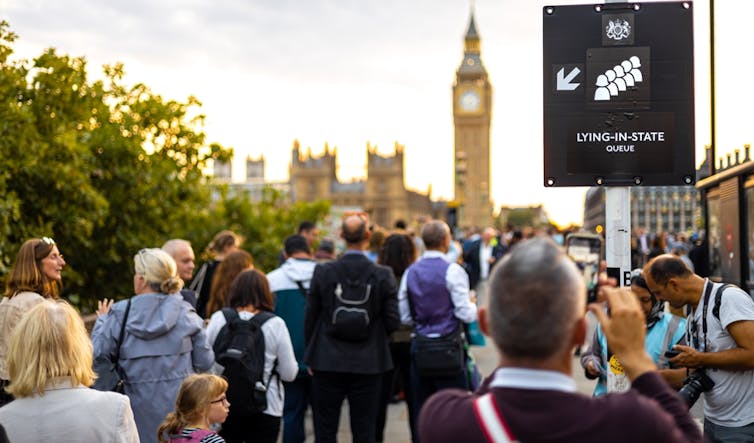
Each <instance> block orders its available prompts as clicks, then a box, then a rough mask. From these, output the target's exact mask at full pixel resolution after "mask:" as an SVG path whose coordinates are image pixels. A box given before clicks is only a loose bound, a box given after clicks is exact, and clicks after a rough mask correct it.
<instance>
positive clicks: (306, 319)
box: [0, 213, 754, 443]
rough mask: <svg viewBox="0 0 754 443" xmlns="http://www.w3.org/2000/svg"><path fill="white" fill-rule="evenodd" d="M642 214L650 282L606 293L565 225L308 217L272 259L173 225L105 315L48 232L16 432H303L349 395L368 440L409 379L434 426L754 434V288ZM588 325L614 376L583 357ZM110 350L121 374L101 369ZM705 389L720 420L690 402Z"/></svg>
mask: <svg viewBox="0 0 754 443" xmlns="http://www.w3.org/2000/svg"><path fill="white" fill-rule="evenodd" d="M642 235H643V232H638V233H637V236H636V237H635V242H634V245H635V246H636V248H634V249H636V250H637V251H640V254H641V256H640V258H637V261H639V262H640V263H639V266H637V269H636V270H635V271H634V272H633V274H632V277H631V285H630V287H627V288H618V287H614V286H616V282H614V281H611V280H610V279H607V278H606V277H604V278H602V281H601V285H600V293H599V303H594V304H591V305H589V306H587V305H586V297H585V294H586V291H585V287H584V281H583V279H582V277H581V275H580V273H579V271H578V269H577V267H576V266H575V265H574V263H573V262H572V261H571V260H570V259H569V258H568V256H567V255H566V254H565V252H564V250H563V248H562V247H561V246H560V245H559V244H558V243H562V236H560V235H559V234H556V233H547V232H541V233H533V232H532V233H526V232H524V233H522V232H520V231H516V230H513V229H509V230H506V232H502V233H501V232H499V231H497V230H496V229H494V228H491V227H489V228H484V229H480V230H471V231H469V232H467V233H465V235H464V236H462V237H461V238H454V235H453V233H452V232H451V230H450V228H449V226H448V225H447V224H446V223H445V222H443V221H440V220H429V221H425V222H424V223H423V224H422V225H421V226H418V227H416V229H413V230H407V229H406V226H405V224H404V223H402V222H397V223H396V225H395V226H394V227H393V228H392V229H384V228H380V227H378V226H374V225H370V223H369V220H368V217H367V215H366V214H364V213H347V214H345V215H344V217H343V220H342V225H341V230H340V233H339V237H340V240H341V241H342V245H343V247H342V250H341V251H338V250H337V249H338V248H337V247H336V242H335V241H333V240H332V239H322V240H320V239H319V231H318V229H317V227H316V225H315V224H314V223H311V222H308V221H305V222H302V223H301V224H300V226H299V229H298V230H297V231H296V232H295V233H294V234H292V235H291V236H289V237H288V238H286V239H285V242H284V244H283V245H282V250H281V251H280V265H279V267H278V268H277V269H274V270H270V271H269V272H268V273H266V274H265V273H264V272H262V271H261V270H259V269H255V267H254V260H253V257H252V256H251V255H250V254H249V253H248V252H246V251H244V250H243V249H242V244H243V239H242V238H241V237H240V236H238V235H237V234H235V233H233V232H231V231H222V232H220V233H218V234H217V235H216V236H215V238H214V239H213V240H212V242H211V243H210V245H209V246H208V248H207V251H209V253H210V254H211V258H210V259H209V260H208V261H206V262H205V263H203V264H202V265H201V266H200V267H199V268H198V270H197V272H194V271H195V269H197V268H196V256H195V254H194V250H193V248H192V245H191V243H190V242H188V241H186V240H183V239H171V240H168V241H167V242H166V243H165V244H164V245H163V246H162V248H145V249H141V250H139V251H138V252H137V253H136V254H135V255H134V256H133V269H134V275H133V290H134V295H133V296H132V297H129V298H127V299H124V300H120V301H117V302H116V301H114V300H111V299H107V298H105V299H103V300H101V301H100V302H99V304H98V310H97V319H96V322H95V323H94V326H93V329H92V331H91V334H88V333H87V332H86V329H85V327H84V323H83V321H82V319H81V316H80V315H79V313H78V312H77V311H76V310H75V308H73V307H72V306H71V305H69V304H68V303H67V302H65V301H63V300H61V298H60V292H61V283H62V271H63V269H64V267H65V265H66V263H65V260H64V259H63V256H62V254H61V253H60V251H59V250H58V246H57V245H56V243H55V241H54V240H52V239H51V238H49V237H42V238H35V239H30V240H28V241H26V242H25V243H24V244H23V245H22V247H21V248H20V250H19V252H18V254H17V257H16V261H15V264H14V266H13V269H12V270H11V272H10V274H9V275H8V278H7V281H6V290H5V294H4V295H5V296H4V298H3V299H2V301H1V302H0V383H1V384H2V386H1V387H2V389H0V405H1V406H2V407H0V437H3V438H5V441H10V442H13V443H19V442H36V441H46V440H55V441H72V442H73V441H76V442H81V441H86V442H89V441H91V442H108V441H113V442H121V441H123V442H138V441H141V442H160V443H167V442H189V441H192V442H204V443H219V442H223V441H225V442H255V443H256V442H270V443H272V442H277V441H278V440H279V439H282V441H283V442H286V443H287V442H303V441H305V440H306V433H305V422H306V417H307V411H308V409H311V413H312V424H313V430H314V436H315V440H316V441H317V442H323V443H327V442H335V441H337V433H338V428H339V420H340V417H341V409H342V405H343V402H344V401H346V400H347V401H348V404H349V420H350V429H351V433H352V438H353V441H354V442H381V441H384V439H385V433H384V428H385V421H386V410H387V406H388V404H389V403H390V402H391V401H396V400H404V401H405V403H406V407H407V415H408V423H409V428H410V429H409V431H410V435H411V440H412V441H413V442H415V443H416V442H419V441H424V442H440V443H442V442H458V441H467V442H477V441H478V442H488V441H492V442H507V441H523V442H539V441H541V442H544V441H564V442H569V441H584V442H590V441H595V442H596V441H603V440H605V439H607V438H610V439H611V441H619V442H620V441H626V442H629V441H630V442H635V441H647V442H665V441H668V442H676V441H677V442H696V441H703V440H704V438H705V436H706V438H707V439H709V440H710V441H713V442H746V441H754V403H752V402H754V395H753V394H754V392H751V391H753V390H754V302H753V301H752V298H751V297H750V296H749V294H748V293H746V292H744V291H742V290H741V289H739V288H737V287H735V286H732V285H723V284H721V283H714V282H711V281H710V280H708V279H706V278H704V276H700V275H699V274H698V273H695V272H694V268H693V263H691V264H689V263H688V260H687V258H688V256H687V252H688V251H686V253H685V254H684V253H682V252H683V250H682V248H680V246H678V244H679V242H680V243H683V242H684V241H685V240H684V239H681V238H677V239H676V240H674V242H675V243H674V244H675V247H673V246H670V247H668V246H667V245H666V246H664V247H663V249H662V251H659V250H658V251H657V252H658V253H657V254H651V256H650V254H649V253H647V254H644V253H643V252H641V251H643V249H642V248H643V247H644V242H643V241H642V240H641V238H642ZM317 246H319V248H317ZM679 251H680V253H679ZM338 252H339V253H338ZM276 253H277V252H276ZM684 257H686V258H684ZM666 303H668V304H669V305H670V308H673V309H680V308H684V307H686V308H687V310H688V312H689V315H688V318H682V317H681V316H677V315H674V314H673V313H671V312H668V310H667V309H666ZM587 311H591V312H592V313H593V314H594V315H595V316H596V318H597V319H598V320H599V325H598V326H597V328H596V330H595V332H594V334H593V336H592V337H587V336H586V335H587V321H586V313H587ZM673 312H678V311H673ZM482 332H483V333H484V334H485V335H486V336H487V337H488V339H491V340H492V342H493V345H494V347H495V349H496V350H497V352H498V355H499V366H498V368H497V369H496V370H495V371H494V372H493V373H492V374H485V375H486V376H487V377H486V378H485V379H484V380H482V377H481V374H479V371H478V368H476V367H475V365H474V362H473V358H471V355H470V353H469V346H470V345H471V344H473V343H474V342H475V339H474V337H475V334H479V336H480V337H481V333H482ZM481 339H482V340H484V338H483V337H482V338H481ZM584 343H588V344H589V346H588V348H587V349H586V350H585V351H583V352H582V353H581V364H582V366H583V368H584V371H585V375H586V376H587V377H588V378H593V379H597V382H596V387H595V391H594V396H593V397H589V396H585V395H583V394H578V393H577V392H575V391H576V389H575V383H574V380H573V379H572V377H571V376H572V361H573V355H574V350H575V349H581V347H582V345H583V344H584ZM98 359H100V360H101V359H105V360H109V361H110V362H111V363H112V365H113V366H114V368H115V370H116V373H117V374H118V375H119V376H120V378H121V379H122V381H123V385H122V386H123V389H122V390H121V392H113V391H105V390H97V389H90V388H89V387H90V386H92V385H93V384H94V382H95V380H96V379H97V377H98V374H97V373H95V371H94V369H93V367H95V366H97V365H94V362H95V361H97V360H98ZM97 367H98V366H97ZM108 389H109V388H108ZM678 390H680V395H679V394H678V393H677V392H676V391H678ZM702 393H703V394H704V402H705V419H704V425H703V431H704V436H703V434H702V430H701V429H700V427H699V426H698V425H697V424H696V423H695V422H694V420H693V419H692V418H691V416H690V415H689V413H688V409H689V407H690V404H692V403H693V402H694V401H695V400H696V398H698V397H699V396H700V394H702Z"/></svg>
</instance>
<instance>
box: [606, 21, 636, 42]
mask: <svg viewBox="0 0 754 443" xmlns="http://www.w3.org/2000/svg"><path fill="white" fill-rule="evenodd" d="M605 34H606V35H607V37H608V38H611V39H613V40H615V41H621V40H623V39H625V38H628V36H629V35H631V25H629V24H628V22H627V21H626V20H623V19H620V18H617V19H615V20H610V21H609V22H608V23H607V26H605Z"/></svg>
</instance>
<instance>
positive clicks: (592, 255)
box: [565, 234, 602, 303]
mask: <svg viewBox="0 0 754 443" xmlns="http://www.w3.org/2000/svg"><path fill="white" fill-rule="evenodd" d="M565 249H566V254H568V256H569V257H570V258H571V260H573V261H574V263H576V266H577V267H578V268H579V271H581V274H582V275H583V278H584V285H585V286H586V292H587V298H586V302H587V303H594V302H596V301H597V291H598V289H599V273H600V262H601V260H602V237H599V236H597V235H591V234H571V235H569V236H568V237H566V246H565Z"/></svg>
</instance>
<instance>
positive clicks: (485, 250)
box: [479, 243, 492, 280]
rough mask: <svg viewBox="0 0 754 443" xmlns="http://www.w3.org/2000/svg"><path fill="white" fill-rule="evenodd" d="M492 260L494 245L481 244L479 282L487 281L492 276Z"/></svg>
mask: <svg viewBox="0 0 754 443" xmlns="http://www.w3.org/2000/svg"><path fill="white" fill-rule="evenodd" d="M490 258H492V243H488V244H486V245H485V244H484V243H480V244H479V280H487V277H488V276H489V275H490Z"/></svg>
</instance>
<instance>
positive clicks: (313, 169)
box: [290, 141, 437, 227]
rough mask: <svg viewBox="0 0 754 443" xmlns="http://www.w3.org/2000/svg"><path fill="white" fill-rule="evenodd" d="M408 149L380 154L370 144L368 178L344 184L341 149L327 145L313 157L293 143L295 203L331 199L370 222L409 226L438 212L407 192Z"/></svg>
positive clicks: (397, 148)
mask: <svg viewBox="0 0 754 443" xmlns="http://www.w3.org/2000/svg"><path fill="white" fill-rule="evenodd" d="M403 149H404V147H403V146H402V145H400V144H398V143H396V144H395V147H394V152H393V155H387V156H385V155H380V154H379V153H378V152H377V149H376V147H373V146H370V145H369V144H367V149H366V151H367V152H366V154H367V177H366V179H363V180H352V181H350V182H341V181H340V180H339V179H338V177H337V157H338V154H337V149H330V147H329V146H327V145H325V151H324V152H323V153H322V154H321V155H319V156H315V155H312V153H311V150H310V149H307V151H306V152H305V153H302V152H301V148H300V145H299V143H298V141H296V142H294V144H293V151H292V154H291V165H290V189H291V200H292V201H294V202H295V201H313V200H318V199H325V200H330V201H331V202H332V206H333V208H334V209H336V210H337V209H338V208H343V209H360V210H363V211H365V212H366V213H367V214H369V217H370V221H371V222H373V223H377V224H378V225H380V226H384V227H392V226H393V224H394V223H395V221H396V220H399V219H402V220H404V221H406V222H408V223H411V222H412V221H414V220H417V219H419V218H421V217H433V216H436V215H437V214H435V212H437V210H436V208H435V206H433V204H432V201H431V200H430V198H429V190H428V192H427V194H422V193H419V192H416V191H412V190H409V189H406V186H405V182H404V158H403Z"/></svg>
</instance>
